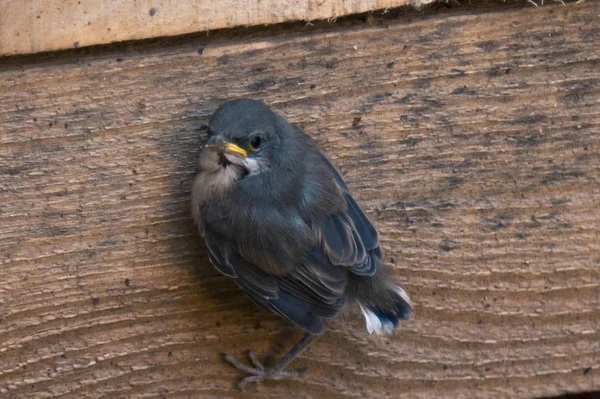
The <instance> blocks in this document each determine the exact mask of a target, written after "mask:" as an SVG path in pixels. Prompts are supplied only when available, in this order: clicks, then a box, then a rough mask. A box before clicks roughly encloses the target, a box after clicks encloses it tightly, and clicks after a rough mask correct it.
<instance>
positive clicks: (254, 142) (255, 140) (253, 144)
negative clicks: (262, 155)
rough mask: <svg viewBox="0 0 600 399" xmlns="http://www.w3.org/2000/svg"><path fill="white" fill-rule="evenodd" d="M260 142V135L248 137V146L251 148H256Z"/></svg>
mask: <svg viewBox="0 0 600 399" xmlns="http://www.w3.org/2000/svg"><path fill="white" fill-rule="evenodd" d="M261 144H262V138H261V137H260V136H254V137H252V138H251V139H250V147H251V148H252V149H253V150H258V149H259V148H260V145H261Z"/></svg>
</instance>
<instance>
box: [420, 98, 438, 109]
mask: <svg viewBox="0 0 600 399" xmlns="http://www.w3.org/2000/svg"><path fill="white" fill-rule="evenodd" d="M423 103H425V104H427V105H428V106H430V107H435V108H439V107H441V106H442V103H440V102H439V101H438V100H432V99H429V98H424V99H423Z"/></svg>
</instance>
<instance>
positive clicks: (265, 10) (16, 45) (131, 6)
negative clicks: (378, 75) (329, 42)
mask: <svg viewBox="0 0 600 399" xmlns="http://www.w3.org/2000/svg"><path fill="white" fill-rule="evenodd" d="M432 1H433V0H327V1H323V0H295V1H281V0H135V1H133V0H110V1H98V0H80V1H75V0H70V1H65V0H44V1H31V0H0V55H10V54H27V53H36V52H40V51H51V50H59V49H68V48H73V47H80V46H90V45H94V44H106V43H112V42H119V41H124V40H134V39H148V38H152V37H157V36H174V35H181V34H185V33H191V32H199V31H208V30H214V29H221V28H231V27H235V26H252V25H263V24H273V23H280V22H288V21H298V20H299V21H313V20H316V19H335V18H338V17H341V16H343V15H349V14H354V13H361V12H366V11H371V10H383V9H385V8H390V7H398V6H401V5H407V4H411V5H415V6H421V5H423V4H427V3H430V2H432Z"/></svg>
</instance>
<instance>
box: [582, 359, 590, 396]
mask: <svg viewBox="0 0 600 399" xmlns="http://www.w3.org/2000/svg"><path fill="white" fill-rule="evenodd" d="M590 371H592V368H591V367H586V368H584V369H583V375H588V374H589V373H590ZM590 398H591V396H590Z"/></svg>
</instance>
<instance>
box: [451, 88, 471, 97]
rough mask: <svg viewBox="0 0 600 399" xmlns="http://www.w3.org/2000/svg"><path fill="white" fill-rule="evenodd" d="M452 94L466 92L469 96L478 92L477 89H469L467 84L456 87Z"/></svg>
mask: <svg viewBox="0 0 600 399" xmlns="http://www.w3.org/2000/svg"><path fill="white" fill-rule="evenodd" d="M452 94H454V95H461V94H466V95H468V96H474V95H475V94H477V93H476V92H475V90H473V89H469V88H468V87H467V86H463V87H457V88H456V89H454V90H453V91H452Z"/></svg>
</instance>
